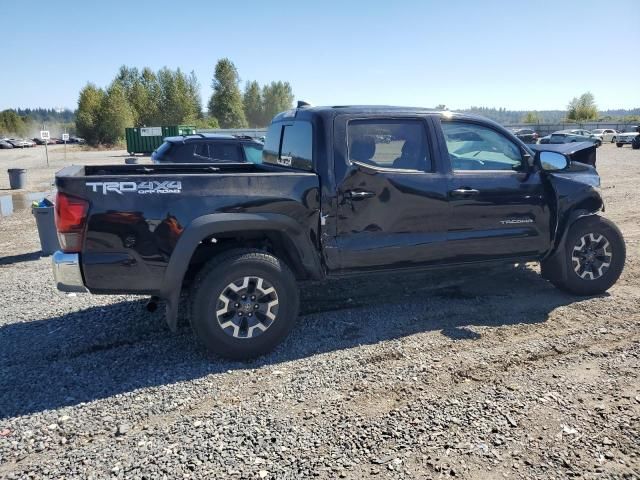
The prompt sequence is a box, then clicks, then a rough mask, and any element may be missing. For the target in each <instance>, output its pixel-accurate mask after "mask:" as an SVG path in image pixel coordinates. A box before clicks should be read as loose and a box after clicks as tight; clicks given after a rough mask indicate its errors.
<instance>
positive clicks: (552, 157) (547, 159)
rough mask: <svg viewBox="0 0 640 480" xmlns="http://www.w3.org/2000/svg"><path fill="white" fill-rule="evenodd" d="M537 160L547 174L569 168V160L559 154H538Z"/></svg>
mask: <svg viewBox="0 0 640 480" xmlns="http://www.w3.org/2000/svg"><path fill="white" fill-rule="evenodd" d="M538 158H539V159H540V166H541V167H542V169H543V170H546V171H548V172H554V171H558V170H564V169H565V168H567V167H568V166H569V160H568V159H567V157H565V156H564V155H562V154H561V153H557V152H540V153H539V155H538Z"/></svg>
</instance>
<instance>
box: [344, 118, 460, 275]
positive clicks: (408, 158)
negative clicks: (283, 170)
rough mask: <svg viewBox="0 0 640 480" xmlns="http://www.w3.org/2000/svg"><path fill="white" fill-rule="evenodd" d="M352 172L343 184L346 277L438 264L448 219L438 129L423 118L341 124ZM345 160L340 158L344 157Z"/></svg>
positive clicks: (348, 121)
mask: <svg viewBox="0 0 640 480" xmlns="http://www.w3.org/2000/svg"><path fill="white" fill-rule="evenodd" d="M335 128H336V132H345V133H341V135H337V136H336V138H337V140H336V141H337V143H338V144H339V146H338V148H344V149H346V151H345V152H344V157H343V158H344V159H345V161H346V163H347V165H346V173H345V174H344V176H343V178H342V180H339V179H337V183H338V208H337V210H338V218H337V235H336V246H337V248H338V255H339V262H338V263H339V269H340V270H341V271H342V272H348V271H362V270H376V269H382V268H394V267H397V268H404V267H411V266H418V265H423V264H428V263H431V262H435V261H438V260H439V259H441V257H442V253H443V248H444V246H445V243H446V225H447V220H448V217H449V205H448V200H447V193H446V188H447V181H446V175H445V174H444V173H442V172H438V165H437V162H436V161H435V159H436V157H437V155H436V154H435V150H434V149H433V142H432V138H433V132H434V130H433V127H432V123H431V120H430V119H428V118H425V117H424V116H423V117H421V116H413V117H402V116H400V117H393V118H385V117H380V118H373V119H372V118H370V117H369V118H367V119H357V118H349V117H348V116H341V117H338V119H337V121H336V126H335ZM341 156H342V155H341Z"/></svg>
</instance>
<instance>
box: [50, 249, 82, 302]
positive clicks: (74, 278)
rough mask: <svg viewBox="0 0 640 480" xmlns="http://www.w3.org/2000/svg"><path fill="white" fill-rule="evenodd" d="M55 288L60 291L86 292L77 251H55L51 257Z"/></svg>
mask: <svg viewBox="0 0 640 480" xmlns="http://www.w3.org/2000/svg"><path fill="white" fill-rule="evenodd" d="M51 261H52V263H53V277H54V278H55V282H56V288H57V289H58V290H60V291H62V292H86V291H87V288H86V287H85V286H84V282H83V281H82V272H81V271H80V256H79V255H78V254H77V253H64V252H61V251H59V250H58V251H57V252H55V253H54V254H53V256H52V257H51Z"/></svg>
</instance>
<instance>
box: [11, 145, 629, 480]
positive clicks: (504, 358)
mask: <svg viewBox="0 0 640 480" xmlns="http://www.w3.org/2000/svg"><path fill="white" fill-rule="evenodd" d="M0 153H4V152H0ZM84 155H85V156H87V157H90V156H92V155H95V157H93V159H92V160H91V161H99V159H98V154H97V153H94V152H90V153H86V154H84ZM103 155H104V152H103ZM117 155H119V154H117ZM77 156H78V158H79V160H76V163H80V162H84V157H83V154H82V153H78V154H77ZM598 156H599V170H600V172H601V175H602V178H603V194H604V196H605V201H606V205H607V213H606V214H607V216H608V217H609V218H611V219H612V220H614V221H615V222H617V223H618V225H619V226H620V227H621V229H622V231H623V233H624V234H625V237H626V240H627V248H628V260H627V264H626V268H625V271H624V273H623V276H622V278H621V279H620V281H619V282H618V284H617V285H616V286H615V287H614V288H612V289H611V291H610V292H609V293H608V294H605V295H602V296H599V297H593V298H586V299H585V298H577V297H572V296H570V295H566V294H564V293H562V292H559V291H558V290H556V289H555V288H553V287H552V286H551V285H550V284H548V283H547V282H545V281H544V280H542V279H541V278H540V277H539V275H538V274H537V270H538V267H537V265H534V264H530V265H529V264H527V265H519V266H514V267H499V268H492V269H490V270H486V269H477V270H473V271H467V272H458V271H454V272H442V271H437V272H434V273H430V274H421V275H403V276H397V277H389V276H386V277H377V278H368V279H357V280H353V279H351V280H349V281H340V282H333V283H330V284H327V285H309V286H306V287H305V288H304V291H303V292H302V313H301V316H300V319H299V325H298V327H297V328H296V329H295V331H294V332H293V334H292V335H291V336H290V337H289V338H288V339H287V340H286V341H285V343H284V344H283V345H281V346H280V347H279V348H278V349H277V350H276V351H275V352H273V353H272V354H270V355H268V356H266V357H263V358H261V359H259V360H256V361H254V362H250V363H239V362H229V361H223V360H220V359H216V358H211V357H209V356H208V355H207V354H206V353H205V352H204V351H203V350H202V349H201V348H200V347H198V346H197V345H195V344H194V342H193V340H192V337H191V334H190V331H189V330H188V328H187V327H186V326H185V327H182V328H181V329H180V330H179V332H178V333H177V334H171V333H170V332H169V331H168V329H167V328H166V326H165V324H164V322H163V318H162V315H161V313H159V312H158V313H154V314H151V313H148V312H146V311H145V309H144V300H143V299H141V298H139V297H127V296H112V297H100V296H89V295H77V296H70V295H65V294H63V293H60V292H57V291H56V290H55V289H54V287H53V284H52V280H51V271H50V265H49V262H50V260H49V259H48V258H40V256H39V252H38V243H37V238H36V233H35V232H36V231H35V225H34V221H33V218H32V217H31V215H30V214H29V213H27V212H17V213H15V214H14V215H11V216H9V217H4V218H2V217H0V252H2V257H0V289H1V290H2V292H3V296H2V303H1V304H0V478H61V477H64V478H103V477H109V476H113V477H117V478H163V477H164V478H178V477H182V478H278V479H286V478H307V477H316V478H350V479H359V478H363V477H369V476H374V477H377V478H407V479H414V478H444V477H458V478H470V479H493V478H500V479H502V478H541V479H559V478H569V477H577V478H587V479H591V478H598V479H599V478H629V479H637V478H640V446H639V445H640V380H639V371H640V328H639V327H638V325H639V323H640V322H639V320H640V276H639V273H640V251H639V246H640V208H639V207H640V201H639V200H638V194H637V188H638V185H639V184H640V152H637V151H632V150H631V149H629V148H623V149H616V148H615V146H612V145H604V146H603V147H602V148H601V149H599V151H598ZM0 161H2V159H1V158H0ZM47 175H50V171H40V172H33V175H32V178H33V179H37V180H36V181H34V182H32V183H31V188H32V189H33V188H38V182H40V181H42V182H47V181H48V177H47ZM40 179H42V180H40ZM1 186H2V185H0V187H1Z"/></svg>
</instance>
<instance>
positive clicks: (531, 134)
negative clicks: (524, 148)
mask: <svg viewBox="0 0 640 480" xmlns="http://www.w3.org/2000/svg"><path fill="white" fill-rule="evenodd" d="M510 130H511V131H512V132H513V134H514V135H515V136H516V137H518V138H519V139H520V140H522V141H523V142H524V143H538V133H537V132H536V131H535V130H532V129H530V128H512V129H510Z"/></svg>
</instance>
